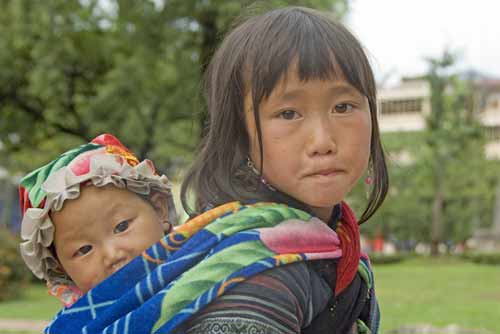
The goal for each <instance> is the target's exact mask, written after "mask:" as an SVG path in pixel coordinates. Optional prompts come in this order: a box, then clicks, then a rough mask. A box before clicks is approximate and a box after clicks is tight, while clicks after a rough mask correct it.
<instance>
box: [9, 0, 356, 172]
mask: <svg viewBox="0 0 500 334" xmlns="http://www.w3.org/2000/svg"><path fill="white" fill-rule="evenodd" d="M254 2H255V1H250V0H243V1H237V0H203V1H202V0H200V1H193V0H191V1H186V0H169V1H166V0H164V1H161V0H156V1H153V0H151V1H132V0H114V1H111V0H110V1H97V0H85V1H84V0H81V1H78V0H70V1H67V0H50V1H31V0H19V1H17V0H16V1H14V0H5V1H3V2H2V11H1V12H0V30H1V37H0V67H1V68H2V71H0V145H1V146H0V152H2V153H1V154H0V166H4V167H6V168H7V169H8V170H10V171H11V172H18V171H21V172H22V171H26V170H29V169H32V168H34V167H35V166H38V165H40V164H42V163H45V162H46V161H47V160H50V159H51V158H52V157H54V156H55V155H56V154H58V153H60V152H62V151H64V150H66V149H67V148H69V147H72V146H75V145H78V144H80V143H84V142H86V141H88V140H89V139H91V138H92V137H93V136H95V135H97V134H99V133H102V132H110V133H113V134H115V135H117V136H118V137H119V138H121V139H122V140H123V141H124V142H125V143H126V144H127V145H129V146H131V148H132V150H133V151H134V152H136V153H137V154H138V155H139V156H140V157H145V156H148V157H149V158H151V159H154V160H155V161H156V162H157V163H158V165H159V167H160V168H162V169H164V168H167V167H169V166H175V165H176V164H179V163H183V162H184V161H186V160H187V159H189V157H190V155H191V154H192V152H193V149H194V147H195V146H196V144H197V142H198V140H199V137H200V132H201V129H202V128H203V124H204V114H203V109H204V108H203V102H202V101H201V100H202V99H201V98H200V97H199V96H200V95H199V82H200V78H201V74H202V73H203V70H204V68H205V66H206V64H207V63H208V61H209V59H210V57H211V55H212V52H213V51H214V49H215V48H216V46H217V43H218V41H219V40H220V38H221V36H222V34H223V33H224V32H225V31H226V30H227V29H228V27H229V25H230V22H232V21H233V20H234V19H235V17H237V16H238V15H239V14H240V13H241V12H242V8H244V7H247V6H250V8H251V9H252V11H257V10H262V9H263V8H265V9H269V8H273V7H277V6H283V5H304V6H310V7H314V8H318V9H322V10H330V11H332V12H334V13H336V15H337V16H339V17H342V16H343V15H344V14H345V13H346V11H347V9H348V3H347V0H295V1H291V0H290V1H283V0H281V1H280V0H272V1H267V2H265V3H264V2H261V4H260V5H256V4H255V3H254Z"/></svg>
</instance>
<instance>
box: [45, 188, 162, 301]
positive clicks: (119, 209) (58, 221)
mask: <svg viewBox="0 0 500 334" xmlns="http://www.w3.org/2000/svg"><path fill="white" fill-rule="evenodd" d="M150 202H151V204H152V205H151V204H150V203H148V202H146V201H145V200H143V199H142V198H140V197H139V196H138V195H137V194H135V193H133V192H131V191H129V190H126V189H120V188H117V187H115V186H114V185H107V186H104V187H94V186H86V187H82V189H81V193H80V196H79V197H78V198H77V199H74V200H68V201H66V202H65V203H64V206H63V208H62V210H61V211H57V212H54V213H52V214H51V218H52V221H53V222H54V226H55V235H54V244H55V248H56V253H57V256H58V259H59V262H60V263H61V265H62V267H63V268H64V270H65V271H66V273H67V274H68V275H69V276H70V277H71V279H72V280H73V282H75V284H76V285H77V286H78V288H80V290H81V291H82V292H83V293H86V292H87V291H88V290H90V289H91V288H93V287H94V286H96V285H97V284H98V283H100V282H101V281H103V280H104V279H105V278H107V277H108V276H110V275H111V274H113V273H114V272H115V271H117V270H118V269H120V268H121V267H123V266H124V265H126V264H127V263H128V262H130V261H131V260H132V259H133V258H135V257H136V256H138V255H140V254H141V253H142V252H143V251H144V250H145V249H146V248H148V247H149V246H151V245H152V244H154V243H155V242H157V241H158V240H160V239H161V238H162V237H163V226H162V223H161V221H162V220H163V219H164V218H166V217H167V213H168V212H167V209H166V206H165V205H164V203H166V201H165V198H164V196H162V195H161V194H160V193H155V194H153V195H152V196H151V199H150ZM153 206H154V208H153Z"/></svg>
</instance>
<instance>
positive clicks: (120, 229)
mask: <svg viewBox="0 0 500 334" xmlns="http://www.w3.org/2000/svg"><path fill="white" fill-rule="evenodd" d="M128 226H129V222H128V220H124V221H122V222H120V223H119V224H118V225H116V226H115V228H114V229H113V232H114V233H121V232H125V231H126V230H127V229H128Z"/></svg>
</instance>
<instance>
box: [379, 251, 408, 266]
mask: <svg viewBox="0 0 500 334" xmlns="http://www.w3.org/2000/svg"><path fill="white" fill-rule="evenodd" d="M407 257H408V256H407V255H404V254H402V253H398V254H393V255H384V254H370V262H371V263H372V264H373V265H381V264H393V263H399V262H402V261H404V260H406V259H407Z"/></svg>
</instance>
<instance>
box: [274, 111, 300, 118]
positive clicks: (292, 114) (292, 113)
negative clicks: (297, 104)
mask: <svg viewBox="0 0 500 334" xmlns="http://www.w3.org/2000/svg"><path fill="white" fill-rule="evenodd" d="M279 117H280V118H282V119H286V120H292V119H296V118H297V117H299V114H298V113H297V112H296V111H294V110H284V111H282V112H280V113H279Z"/></svg>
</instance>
